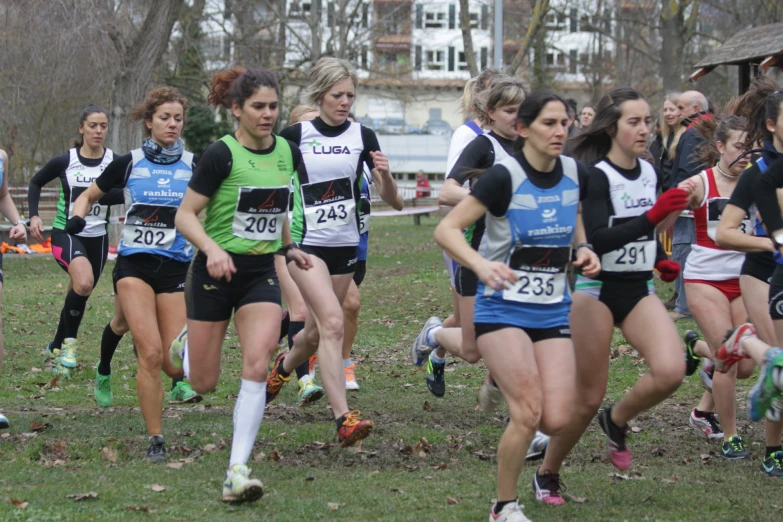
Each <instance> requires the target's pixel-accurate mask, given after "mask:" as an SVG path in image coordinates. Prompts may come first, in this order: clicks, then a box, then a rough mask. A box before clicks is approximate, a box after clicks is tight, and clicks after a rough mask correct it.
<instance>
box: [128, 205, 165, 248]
mask: <svg viewBox="0 0 783 522" xmlns="http://www.w3.org/2000/svg"><path fill="white" fill-rule="evenodd" d="M176 215H177V207H170V206H163V205H145V204H143V203H136V204H134V205H133V206H132V207H131V208H130V210H128V213H127V215H126V216H125V226H124V227H123V230H122V242H123V243H124V244H126V245H128V246H129V247H133V248H150V249H160V250H169V249H170V248H171V247H172V245H173V244H174V240H175V239H176V236H177V229H176V228H175V227H174V217H175V216H176Z"/></svg>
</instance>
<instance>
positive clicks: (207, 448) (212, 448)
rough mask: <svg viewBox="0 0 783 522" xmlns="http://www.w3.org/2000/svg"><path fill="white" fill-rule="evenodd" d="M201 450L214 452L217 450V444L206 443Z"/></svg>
mask: <svg viewBox="0 0 783 522" xmlns="http://www.w3.org/2000/svg"><path fill="white" fill-rule="evenodd" d="M201 451H203V452H204V453H215V452H216V451H217V446H215V445H214V444H207V445H205V446H204V447H202V448H201Z"/></svg>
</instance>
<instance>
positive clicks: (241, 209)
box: [231, 186, 289, 241]
mask: <svg viewBox="0 0 783 522" xmlns="http://www.w3.org/2000/svg"><path fill="white" fill-rule="evenodd" d="M288 195H289V192H288V186H280V187H240V188H239V193H238V194H237V206H236V210H235V212H234V222H233V223H232V225H231V233H232V234H234V235H235V236H237V237H241V238H243V239H250V240H253V241H277V240H278V239H280V235H281V234H282V232H283V220H284V219H285V215H286V212H288Z"/></svg>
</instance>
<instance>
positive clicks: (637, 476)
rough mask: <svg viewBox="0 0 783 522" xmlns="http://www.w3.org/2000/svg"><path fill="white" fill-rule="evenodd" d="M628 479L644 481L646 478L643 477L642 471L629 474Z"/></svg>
mask: <svg viewBox="0 0 783 522" xmlns="http://www.w3.org/2000/svg"><path fill="white" fill-rule="evenodd" d="M628 478H630V479H631V480H644V476H643V475H642V472H641V471H636V470H634V471H632V472H630V473H629V474H628Z"/></svg>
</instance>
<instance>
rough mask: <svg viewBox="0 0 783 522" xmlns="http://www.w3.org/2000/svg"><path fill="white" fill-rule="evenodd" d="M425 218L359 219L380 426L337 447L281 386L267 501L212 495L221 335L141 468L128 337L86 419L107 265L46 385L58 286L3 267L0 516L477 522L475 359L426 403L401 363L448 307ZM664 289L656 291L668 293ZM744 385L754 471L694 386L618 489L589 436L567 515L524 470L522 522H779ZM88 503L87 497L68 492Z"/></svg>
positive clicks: (489, 484)
mask: <svg viewBox="0 0 783 522" xmlns="http://www.w3.org/2000/svg"><path fill="white" fill-rule="evenodd" d="M435 224H436V222H435V220H434V219H424V220H422V226H420V227H414V226H413V225H412V224H410V221H409V219H397V218H394V219H379V218H378V219H375V220H373V224H372V232H371V234H370V239H371V241H370V243H371V247H370V254H371V256H370V259H369V263H368V274H367V278H366V280H365V283H364V285H363V286H362V294H363V300H364V302H363V309H362V313H361V322H360V329H359V336H358V339H357V342H356V349H355V352H354V359H355V360H356V361H357V362H358V366H357V377H358V378H359V383H360V386H361V390H359V391H358V392H352V393H351V395H350V397H349V405H350V406H351V407H352V408H356V409H359V410H361V411H362V413H363V414H364V415H365V416H366V417H368V418H370V419H372V420H373V421H374V422H375V423H376V429H375V431H374V432H373V435H372V436H371V437H369V438H368V439H366V440H365V441H364V444H363V445H362V446H361V447H360V448H354V449H340V448H339V446H338V445H337V444H335V438H334V437H335V432H334V423H333V421H332V415H331V414H330V412H329V410H328V407H327V404H326V401H325V399H324V400H322V402H321V403H320V404H317V405H314V406H313V407H311V408H309V409H307V410H301V409H299V408H297V407H296V389H295V388H296V386H295V384H289V385H288V387H287V388H286V389H284V390H283V392H282V393H281V396H280V397H279V398H278V399H277V400H276V401H275V402H274V403H273V404H272V405H271V406H269V407H268V408H267V410H266V414H265V417H264V422H263V424H262V426H261V431H260V433H259V438H258V441H257V443H256V446H255V449H254V456H253V458H252V461H251V463H250V466H251V467H252V468H253V471H254V475H255V476H257V477H259V478H261V479H262V480H263V482H264V486H265V495H264V497H263V499H262V500H261V501H259V502H257V503H255V504H252V505H240V506H237V505H228V504H224V503H222V502H220V500H219V498H220V491H221V490H220V487H221V484H222V481H223V479H224V476H225V468H226V465H227V462H228V452H229V446H230V437H231V415H232V409H233V404H234V396H235V394H236V393H237V391H238V388H239V363H240V353H239V349H238V344H237V339H236V336H235V335H234V334H233V331H232V332H230V338H229V339H227V341H226V343H225V345H224V351H223V375H222V379H221V381H220V385H219V388H218V390H217V391H216V392H215V393H213V394H211V395H208V396H206V397H205V399H204V401H203V402H202V403H201V404H199V405H194V406H184V407H166V409H165V411H164V413H163V417H164V419H163V429H164V435H165V437H166V442H167V446H168V449H169V464H168V465H153V464H148V463H145V462H142V460H141V458H142V457H143V455H144V451H145V449H146V446H147V441H146V430H145V427H144V423H143V421H142V418H141V414H140V413H139V410H138V407H137V403H136V394H135V368H136V365H135V362H134V359H133V355H132V350H131V342H130V339H129V336H128V337H127V338H126V339H123V341H122V343H121V344H120V348H119V349H118V352H117V355H116V356H115V359H114V363H113V369H114V373H113V380H114V383H113V384H114V406H113V407H112V408H108V409H100V408H98V407H97V406H96V405H95V403H94V401H93V399H92V383H93V379H94V375H95V372H94V369H93V367H94V364H95V363H96V362H97V358H98V347H99V343H100V335H101V332H102V330H103V327H104V325H105V324H106V322H107V321H108V320H109V319H110V317H111V306H112V298H111V291H112V290H111V281H110V279H111V276H110V273H111V269H112V268H113V265H112V264H111V263H110V264H109V265H108V266H107V268H106V272H105V274H104V277H103V278H102V279H101V281H100V283H99V285H98V287H97V289H96V290H95V292H94V293H93V297H92V298H91V299H90V301H89V303H88V310H87V312H86V314H85V315H86V316H85V320H84V322H83V323H82V328H81V332H80V339H81V350H80V353H79V361H80V363H81V369H80V370H78V371H76V372H72V377H71V378H70V379H69V380H67V381H60V382H59V383H58V384H57V386H56V387H55V388H54V389H47V388H46V386H45V385H46V384H47V382H49V381H50V379H51V374H48V373H46V372H44V371H42V370H43V349H44V346H45V345H46V343H47V342H48V341H49V340H50V337H51V335H52V334H53V331H54V327H55V325H56V320H57V316H58V314H59V311H60V307H61V306H62V296H63V294H64V290H65V287H66V286H67V278H66V276H65V274H64V273H63V272H62V271H61V270H60V268H59V267H57V265H56V264H55V263H54V261H53V260H52V259H51V258H46V259H43V258H14V259H12V258H10V257H7V258H6V259H5V263H4V273H5V290H4V292H5V295H4V306H3V310H4V311H3V315H4V321H5V324H4V332H5V346H6V357H5V365H4V368H3V372H2V376H0V409H2V411H3V412H4V413H5V414H6V415H7V416H8V418H9V420H10V422H11V429H10V430H6V431H5V432H4V433H2V435H0V520H34V521H48V520H203V519H205V518H211V519H213V520H220V521H222V520H281V521H282V520H292V521H297V520H302V521H304V520H352V521H365V520H367V521H371V520H384V521H397V520H399V521H403V520H406V521H407V520H410V521H424V520H439V521H440V520H443V521H452V520H486V518H487V511H488V509H489V507H490V501H491V500H492V499H493V498H494V495H495V456H494V455H495V451H496V448H497V443H498V441H499V438H500V435H501V433H502V431H503V429H504V425H505V424H504V417H505V410H504V409H503V408H501V409H500V410H499V411H497V412H496V413H495V414H493V415H485V414H482V413H481V412H479V411H476V408H475V405H476V399H475V394H476V390H477V389H478V386H479V385H480V383H481V380H482V378H483V376H484V373H485V372H484V368H483V366H482V365H478V366H475V367H471V366H470V365H468V364H466V363H463V362H459V363H457V362H453V361H452V362H450V364H449V365H448V366H447V370H446V372H447V373H446V382H447V394H446V396H445V397H444V398H442V399H437V398H435V397H434V396H432V395H431V394H430V393H429V391H428V390H427V388H426V386H425V385H424V373H423V371H421V370H419V369H415V368H413V367H412V366H411V365H410V363H409V362H408V347H409V345H410V343H411V342H412V340H413V338H414V337H415V336H416V335H417V333H418V331H419V329H420V328H421V324H422V323H423V321H425V320H426V319H427V317H429V316H430V315H440V316H441V317H443V316H445V315H447V314H448V309H449V307H450V302H451V301H450V297H449V290H448V282H447V280H446V275H445V272H444V269H443V263H442V260H441V254H440V251H439V250H438V249H437V248H436V247H435V246H434V242H433V241H432V240H431V238H432V232H433V228H434V226H435ZM670 291H671V290H670V289H669V288H665V289H662V290H661V295H662V296H663V297H665V298H668V293H669V292H670ZM679 327H680V328H681V329H683V330H685V329H687V328H692V327H693V324H689V323H688V322H684V323H682V324H681V325H679ZM624 344H625V342H624V339H623V338H622V336H621V335H619V334H618V335H617V336H616V337H615V339H614V345H615V347H617V348H618V349H617V350H616V351H615V355H616V357H614V358H613V359H612V361H611V379H610V383H609V393H608V397H607V399H606V400H607V402H609V403H611V402H613V401H616V400H617V398H618V397H620V396H621V395H622V394H623V393H624V391H625V390H626V389H627V388H628V387H629V386H631V385H632V384H633V382H634V381H635V380H636V378H637V377H638V376H639V375H640V374H642V373H644V372H645V369H646V367H645V365H644V363H643V361H641V360H640V359H639V358H638V356H635V353H634V352H633V351H632V350H630V349H628V348H626V347H624ZM166 381H167V379H166V380H164V382H166ZM749 383H750V381H745V382H742V383H740V385H739V387H738V390H739V391H738V415H739V417H740V422H739V427H740V433H741V434H742V436H743V437H745V438H746V439H747V440H748V441H749V442H750V443H751V446H750V448H751V451H752V453H753V458H752V459H751V460H749V461H744V462H727V461H724V460H722V459H721V457H719V456H718V453H719V445H718V444H717V443H708V442H707V441H706V440H705V438H704V437H703V436H702V435H701V434H700V433H698V432H696V431H695V430H693V429H692V428H690V427H689V426H688V413H689V410H690V408H691V407H692V405H694V404H695V402H696V401H697V399H698V397H699V396H700V395H701V393H702V387H701V383H700V381H698V379H697V378H696V377H694V378H692V379H688V380H687V381H686V382H685V383H684V384H683V386H682V387H681V388H680V390H679V391H678V392H677V393H676V394H675V395H674V396H673V397H672V398H670V399H669V400H667V401H666V402H665V403H664V404H661V405H660V406H658V407H657V408H655V409H654V410H652V411H650V412H648V413H646V414H643V415H641V416H640V417H639V418H637V419H636V420H635V421H634V422H633V423H632V426H635V427H636V428H638V430H634V431H638V433H634V434H633V435H632V436H631V437H630V448H631V450H632V452H633V456H634V466H633V468H632V470H631V471H632V472H631V473H630V474H628V475H625V476H624V477H617V476H616V475H615V473H614V470H613V468H612V467H611V465H610V464H609V463H607V462H606V460H605V459H604V458H602V456H603V455H604V452H605V448H604V439H603V437H602V434H601V432H600V429H599V428H598V427H597V424H593V425H591V426H590V429H589V430H588V432H587V433H586V434H585V436H584V438H583V440H582V442H581V443H580V444H579V446H577V448H576V449H575V451H574V452H573V454H572V455H571V457H570V458H569V459H568V463H567V466H566V467H565V468H564V470H563V479H564V481H565V482H566V484H567V486H568V490H567V492H566V493H567V494H568V495H569V496H570V497H571V501H570V502H569V503H568V504H567V505H566V506H565V507H562V508H551V507H545V506H540V505H537V504H536V502H535V500H534V497H533V495H532V494H531V490H530V479H531V477H532V473H533V470H534V467H533V465H532V464H528V465H527V466H526V468H525V469H524V472H523V476H522V478H521V484H520V487H519V496H520V502H522V503H524V504H526V506H527V507H526V508H525V513H526V514H527V515H528V517H530V518H531V519H532V520H535V521H543V520H580V521H594V520H612V521H615V520H712V521H716V520H780V511H781V507H782V506H783V497H782V496H781V493H780V492H781V486H783V482H780V481H778V480H776V479H770V478H767V477H766V476H764V475H763V474H762V473H761V472H760V470H759V463H760V459H761V455H762V452H763V448H764V439H763V425H761V424H760V423H755V424H751V423H750V422H749V421H746V420H745V419H747V415H746V408H745V399H746V396H747V390H748V387H749V386H748V385H749ZM423 439H426V440H423ZM626 478H627V479H626ZM152 486H162V487H163V488H165V490H164V491H155V490H154V489H157V490H159V489H161V488H160V487H155V488H154V489H153V487H152ZM89 492H94V493H97V498H90V499H86V500H82V501H77V500H74V499H71V498H68V496H69V495H75V494H83V493H89Z"/></svg>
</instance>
